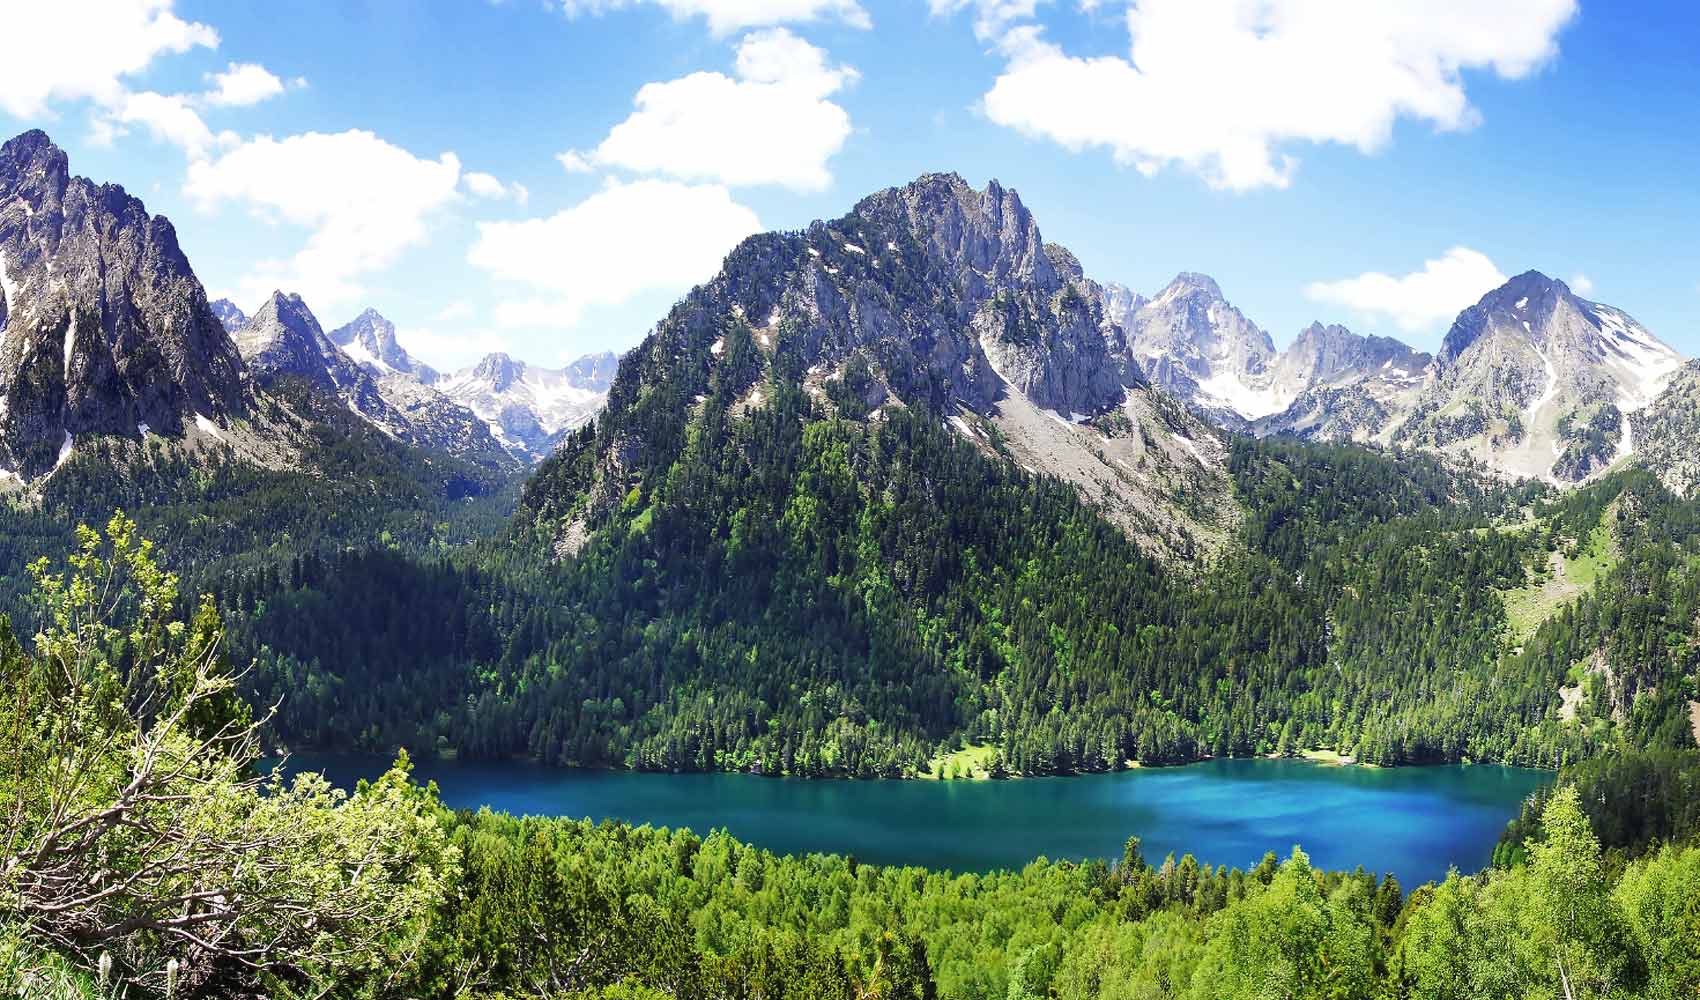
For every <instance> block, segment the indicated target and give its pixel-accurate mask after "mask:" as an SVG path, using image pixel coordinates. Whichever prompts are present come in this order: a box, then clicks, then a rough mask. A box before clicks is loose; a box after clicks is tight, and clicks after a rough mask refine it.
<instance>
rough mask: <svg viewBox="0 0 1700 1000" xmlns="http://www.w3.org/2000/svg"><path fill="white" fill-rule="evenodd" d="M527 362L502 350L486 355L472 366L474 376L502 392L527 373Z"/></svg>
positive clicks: (496, 390)
mask: <svg viewBox="0 0 1700 1000" xmlns="http://www.w3.org/2000/svg"><path fill="white" fill-rule="evenodd" d="M525 368H526V365H525V362H523V361H515V360H514V359H513V358H510V357H508V356H507V355H506V354H505V353H503V352H501V351H492V352H491V353H489V354H486V355H484V357H483V358H482V359H480V360H479V362H478V364H476V365H474V366H473V367H472V377H473V378H474V379H476V380H477V381H479V382H481V383H483V384H485V385H486V386H488V387H489V388H490V389H492V390H493V391H495V392H501V391H502V390H503V389H506V388H507V387H508V386H510V385H512V384H513V383H514V382H516V381H517V380H519V379H520V378H522V377H523V376H524V375H525Z"/></svg>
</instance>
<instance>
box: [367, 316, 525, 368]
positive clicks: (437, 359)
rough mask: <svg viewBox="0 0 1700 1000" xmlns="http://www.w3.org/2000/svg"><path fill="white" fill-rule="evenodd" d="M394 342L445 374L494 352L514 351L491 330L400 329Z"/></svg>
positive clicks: (503, 339) (402, 327) (409, 327)
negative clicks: (450, 331) (451, 331)
mask: <svg viewBox="0 0 1700 1000" xmlns="http://www.w3.org/2000/svg"><path fill="white" fill-rule="evenodd" d="M395 338H396V342H397V343H399V344H400V345H401V346H402V348H403V349H404V350H406V351H407V353H409V354H411V355H413V356H414V357H416V358H420V359H423V360H424V361H425V363H426V364H429V365H431V366H433V367H435V368H438V369H441V370H444V371H452V370H454V369H456V368H461V367H464V366H466V365H470V364H472V363H474V362H476V361H478V360H479V359H480V358H482V357H484V355H486V354H489V353H491V352H492V351H508V352H511V351H512V350H513V344H512V341H511V340H509V338H507V337H506V336H504V335H502V334H500V333H496V332H494V331H491V330H478V331H475V332H470V333H469V332H467V331H464V330H457V331H455V332H453V333H445V332H443V331H441V330H436V329H432V328H431V327H424V326H399V327H397V328H396V332H395Z"/></svg>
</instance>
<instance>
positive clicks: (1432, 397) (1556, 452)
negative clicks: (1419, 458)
mask: <svg viewBox="0 0 1700 1000" xmlns="http://www.w3.org/2000/svg"><path fill="white" fill-rule="evenodd" d="M1682 361H1683V359H1682V357H1681V356H1680V355H1679V354H1677V353H1676V352H1675V351H1674V350H1672V349H1671V348H1670V347H1668V346H1667V345H1665V344H1664V343H1662V342H1661V341H1660V340H1659V339H1658V338H1656V337H1654V336H1653V335H1652V334H1651V333H1650V332H1648V331H1647V329H1646V328H1645V327H1643V326H1642V325H1641V324H1640V323H1638V322H1636V321H1635V319H1634V318H1633V317H1631V316H1630V315H1629V314H1627V313H1625V312H1623V311H1622V310H1621V309H1616V308H1613V307H1612V306H1607V305H1603V304H1601V303H1598V302H1590V301H1588V300H1586V299H1583V298H1581V297H1579V296H1577V295H1576V294H1575V293H1574V292H1572V291H1571V290H1570V288H1569V286H1567V285H1566V284H1565V283H1564V282H1562V281H1557V280H1555V279H1552V278H1549V277H1547V276H1546V275H1544V274H1541V273H1540V272H1538V271H1529V272H1526V273H1524V274H1520V275H1518V276H1517V277H1515V278H1512V279H1511V280H1510V281H1508V282H1507V283H1506V284H1504V285H1502V286H1501V287H1499V288H1497V289H1495V290H1493V291H1491V292H1489V293H1488V294H1487V295H1486V296H1484V297H1483V298H1482V300H1481V301H1480V302H1478V303H1477V304H1476V305H1474V306H1471V307H1470V308H1468V309H1466V310H1464V312H1462V313H1460V314H1459V316H1458V319H1457V321H1456V322H1454V323H1453V324H1452V328H1451V330H1449V331H1448V332H1447V334H1446V339H1445V341H1444V342H1443V344H1442V346H1441V350H1440V354H1439V356H1438V357H1437V358H1436V359H1435V366H1434V372H1433V377H1432V378H1431V379H1430V381H1429V383H1428V384H1427V385H1425V386H1424V388H1423V390H1422V392H1421V393H1420V394H1419V395H1418V397H1417V399H1416V400H1415V401H1414V403H1413V404H1412V407H1411V411H1410V413H1409V414H1408V415H1407V416H1406V417H1405V418H1404V419H1403V420H1402V421H1401V423H1400V426H1399V427H1398V428H1397V430H1396V431H1394V433H1393V434H1392V435H1391V439H1392V440H1393V441H1394V442H1395V443H1400V444H1409V445H1416V446H1420V447H1427V448H1436V449H1440V450H1443V451H1446V452H1449V453H1453V454H1457V455H1461V456H1467V457H1470V458H1473V459H1476V460H1478V461H1480V462H1482V463H1484V464H1486V465H1488V466H1490V467H1493V468H1497V469H1500V470H1502V471H1505V472H1509V473H1512V474H1515V475H1519V476H1529V477H1534V478H1540V479H1546V480H1549V481H1552V482H1557V483H1575V482H1580V481H1582V480H1583V479H1586V478H1587V477H1589V476H1592V475H1595V474H1597V473H1599V472H1602V471H1604V470H1605V469H1606V468H1607V467H1609V466H1611V465H1612V464H1613V463H1614V462H1616V461H1617V460H1619V459H1621V458H1623V457H1625V456H1627V455H1629V454H1630V453H1631V452H1632V451H1633V450H1634V447H1635V445H1634V429H1633V425H1632V423H1631V421H1630V415H1631V414H1633V413H1636V412H1637V411H1640V410H1642V409H1643V408H1645V407H1647V406H1648V405H1649V404H1650V403H1652V402H1653V401H1654V399H1655V398H1657V397H1658V396H1659V394H1660V392H1661V391H1663V390H1664V388H1665V386H1666V384H1667V383H1668V382H1669V381H1670V379H1671V376H1672V375H1673V374H1675V372H1676V370H1677V369H1678V368H1679V367H1681V365H1682Z"/></svg>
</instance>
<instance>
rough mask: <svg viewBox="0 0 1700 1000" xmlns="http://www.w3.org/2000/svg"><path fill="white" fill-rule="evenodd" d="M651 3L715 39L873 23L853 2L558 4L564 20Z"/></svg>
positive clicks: (590, 0)
mask: <svg viewBox="0 0 1700 1000" xmlns="http://www.w3.org/2000/svg"><path fill="white" fill-rule="evenodd" d="M640 3H654V4H655V5H656V6H658V7H660V8H661V9H663V10H665V11H667V12H668V13H669V14H671V15H673V16H674V17H675V18H677V19H679V20H687V19H690V18H694V17H701V18H704V19H706V20H707V21H708V30H709V31H711V32H713V33H714V34H715V35H716V36H725V35H730V34H732V33H733V32H735V31H743V30H744V29H746V28H764V27H770V26H772V25H778V24H803V23H809V22H814V21H839V22H841V23H843V24H847V25H849V26H851V27H853V28H864V29H866V28H871V27H873V21H872V20H871V19H870V18H869V17H868V12H867V11H866V10H864V9H862V6H861V5H860V4H858V3H856V0H560V9H561V10H562V12H563V13H565V14H566V15H567V16H568V17H578V16H580V15H583V14H603V13H606V12H608V11H611V10H620V9H622V8H627V7H635V6H637V5H638V4H640Z"/></svg>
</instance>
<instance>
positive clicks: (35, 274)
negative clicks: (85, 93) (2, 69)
mask: <svg viewBox="0 0 1700 1000" xmlns="http://www.w3.org/2000/svg"><path fill="white" fill-rule="evenodd" d="M0 288H3V289H4V292H3V294H0V299H3V300H4V302H5V305H4V307H0V308H3V310H4V315H3V316H0V327H3V328H4V337H3V338H0V387H3V388H0V396H3V403H0V466H3V467H4V468H6V469H8V470H13V471H16V472H17V473H18V474H20V475H23V476H26V477H29V476H34V475H38V474H40V473H42V472H45V471H48V470H49V469H51V468H53V467H55V466H56V464H57V463H58V462H60V461H62V460H63V459H64V458H66V457H68V456H69V454H70V453H71V450H72V448H73V447H74V445H73V440H74V438H76V437H77V436H79V435H84V434H97V435H99V434H105V435H121V436H126V437H131V438H134V437H137V436H138V435H140V434H141V433H142V432H141V427H143V426H144V425H145V426H146V427H148V428H150V429H151V430H152V431H153V432H155V433H161V434H177V433H181V431H182V429H183V426H184V418H185V417H187V416H190V415H193V414H200V415H204V416H207V417H209V418H211V417H219V416H225V415H228V414H233V413H239V412H242V411H244V410H245V408H246V399H247V397H246V394H245V390H244V387H243V384H242V378H241V371H242V365H241V360H240V358H239V357H238V356H237V353H236V351H235V349H234V347H233V345H232V344H231V341H230V338H229V335H228V334H227V333H226V332H225V330H224V327H223V325H222V324H221V323H220V321H219V319H218V317H217V316H216V315H214V313H213V310H212V307H211V304H210V303H208V301H207V297H206V291H205V290H204V289H203V288H202V287H201V284H200V282H199V281H197V280H196V278H195V275H194V272H193V271H192V270H191V269H190V267H189V262H188V260H187V259H186V258H185V257H184V255H183V252H182V249H181V248H180V247H179V245H178V242H177V234H176V231H175V230H174V229H173V228H172V226H171V223H170V222H169V221H168V220H166V219H164V218H162V217H158V216H152V215H149V214H148V212H147V209H146V207H145V206H144V205H143V204H142V203H141V201H139V200H138V199H136V198H133V197H131V196H130V195H128V194H126V193H125V191H124V189H123V188H122V187H119V186H117V185H115V184H106V185H96V184H94V183H93V182H91V181H89V180H87V179H86V178H82V177H75V176H72V175H71V174H70V170H69V160H68V158H67V157H66V155H65V153H64V151H63V150H61V149H59V148H58V147H57V146H55V145H54V144H53V142H52V140H50V139H49V138H48V137H47V135H46V134H45V133H43V132H40V131H30V132H25V133H23V134H22V135H20V136H18V137H16V138H14V139H12V140H10V141H8V142H6V143H5V144H4V145H0Z"/></svg>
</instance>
